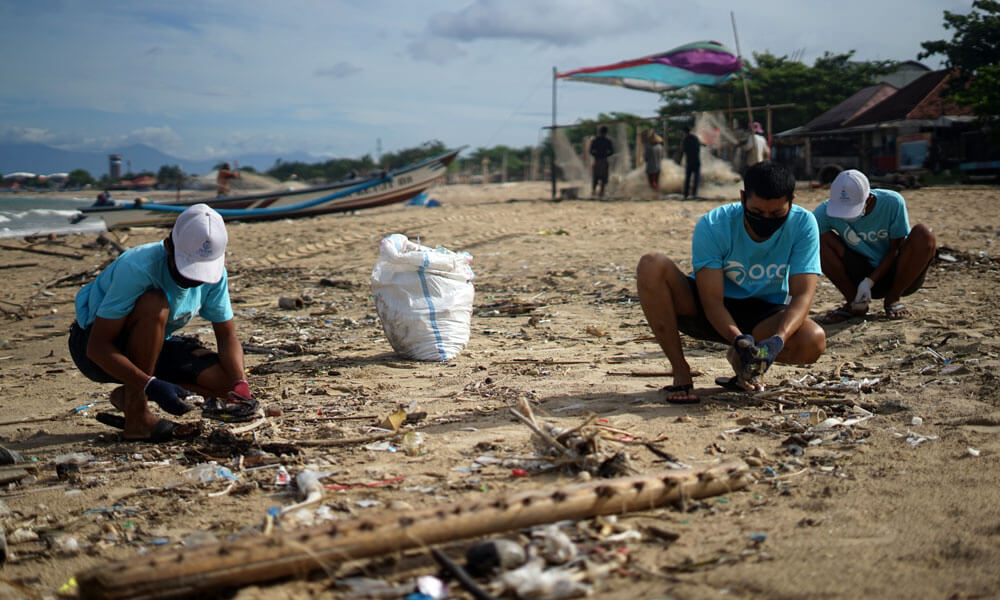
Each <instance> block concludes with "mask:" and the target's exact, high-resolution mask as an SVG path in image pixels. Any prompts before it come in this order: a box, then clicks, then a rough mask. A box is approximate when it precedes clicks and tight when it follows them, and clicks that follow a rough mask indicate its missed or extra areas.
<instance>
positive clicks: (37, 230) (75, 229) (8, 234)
mask: <svg viewBox="0 0 1000 600" xmlns="http://www.w3.org/2000/svg"><path fill="white" fill-rule="evenodd" d="M107 230H108V229H107V227H105V226H104V221H100V220H98V221H93V222H90V223H88V222H87V221H84V222H82V223H79V224H77V225H65V226H56V227H31V228H18V227H14V228H11V227H0V238H17V237H25V236H29V235H46V234H49V233H60V234H62V233H68V234H72V233H83V234H91V233H101V232H102V231H107Z"/></svg>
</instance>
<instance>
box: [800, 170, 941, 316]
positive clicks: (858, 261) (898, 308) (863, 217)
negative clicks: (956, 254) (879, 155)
mask: <svg viewBox="0 0 1000 600" xmlns="http://www.w3.org/2000/svg"><path fill="white" fill-rule="evenodd" d="M813 214H814V215H815V217H816V223H817V225H819V232H820V259H821V260H822V263H823V274H824V275H826V276H827V278H829V279H830V281H831V282H832V283H833V285H835V286H837V289H838V290H840V293H842V294H843V295H844V299H845V300H846V302H845V304H844V305H843V306H842V307H840V308H838V309H836V310H833V311H831V312H830V313H829V314H827V315H826V316H825V317H824V318H823V319H822V321H823V322H824V323H827V324H830V323H840V322H842V321H846V320H848V319H850V318H852V317H858V316H863V315H865V314H867V313H868V303H869V302H870V301H871V300H872V298H883V299H884V301H883V306H884V308H885V315H886V317H888V318H890V319H899V318H902V317H905V316H907V315H909V314H910V312H909V311H908V310H907V309H906V307H905V306H904V305H903V303H902V302H900V298H901V297H903V296H909V295H910V294H912V293H913V292H915V291H917V290H919V289H920V287H921V286H922V285H923V284H924V277H925V276H926V274H927V267H928V266H929V265H930V263H931V260H933V258H934V253H935V250H936V247H937V240H936V239H935V237H934V232H933V231H931V229H930V228H929V227H927V226H925V225H919V224H918V225H914V226H913V227H912V228H910V221H909V217H908V215H907V212H906V202H905V201H904V200H903V197H902V196H901V195H899V194H898V193H897V192H894V191H892V190H882V189H871V186H870V184H869V183H868V178H867V177H865V175H864V173H862V172H861V171H857V170H854V169H850V170H847V171H841V173H840V174H839V175H837V178H836V179H834V180H833V183H832V184H831V185H830V198H829V199H828V200H826V201H824V202H823V203H822V204H820V205H819V206H817V207H816V209H815V210H814V211H813Z"/></svg>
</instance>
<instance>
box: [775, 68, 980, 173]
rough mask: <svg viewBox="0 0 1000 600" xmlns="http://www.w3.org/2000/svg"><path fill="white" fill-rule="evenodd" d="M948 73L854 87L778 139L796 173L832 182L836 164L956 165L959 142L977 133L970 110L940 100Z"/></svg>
mask: <svg viewBox="0 0 1000 600" xmlns="http://www.w3.org/2000/svg"><path fill="white" fill-rule="evenodd" d="M950 77H951V73H950V72H949V71H947V70H940V71H927V72H925V73H924V74H922V75H920V76H919V77H917V78H916V79H914V80H913V81H911V82H910V83H908V84H906V85H905V86H903V87H902V88H900V89H895V87H894V86H892V85H891V84H889V83H886V82H883V83H879V84H877V85H874V86H870V87H867V88H864V89H863V90H859V91H858V92H857V93H855V94H853V95H852V96H851V97H849V98H847V99H846V100H844V101H843V102H841V103H840V104H838V105H837V106H835V107H833V108H831V109H830V110H828V111H827V112H825V113H823V114H822V115H820V116H818V117H816V118H815V119H813V120H812V121H810V122H809V123H807V124H805V125H803V126H802V127H797V128H795V129H792V130H789V131H785V132H782V133H779V134H778V135H777V136H776V138H777V140H779V145H781V146H783V148H781V150H780V155H782V156H783V157H784V158H785V159H786V160H787V159H788V158H789V155H791V158H792V161H791V162H793V163H794V164H796V165H797V166H798V170H799V174H800V175H802V176H805V177H813V176H818V177H819V179H820V182H821V183H826V182H828V181H827V180H832V177H833V176H835V175H836V172H838V171H840V170H841V169H848V168H856V169H860V170H862V171H864V172H866V173H869V174H875V175H879V174H885V173H894V172H898V171H915V170H920V169H925V168H927V169H932V170H934V171H939V170H941V169H943V168H949V167H958V166H959V164H960V162H962V160H963V157H965V156H966V154H967V152H966V151H965V149H964V146H965V144H964V140H965V138H966V137H968V136H969V135H970V134H971V135H975V133H976V131H978V130H979V128H978V126H977V125H976V124H975V117H974V116H973V112H972V109H971V107H968V106H959V105H956V104H953V103H950V102H947V101H946V100H945V99H944V94H945V91H946V89H947V83H948V81H949V79H950Z"/></svg>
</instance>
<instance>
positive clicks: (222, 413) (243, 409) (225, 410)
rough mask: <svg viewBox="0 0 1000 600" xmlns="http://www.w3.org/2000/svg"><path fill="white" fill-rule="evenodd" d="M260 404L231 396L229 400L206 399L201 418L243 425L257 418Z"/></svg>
mask: <svg viewBox="0 0 1000 600" xmlns="http://www.w3.org/2000/svg"><path fill="white" fill-rule="evenodd" d="M259 410H260V403H259V402H257V401H256V400H254V399H253V398H244V397H243V396H237V395H236V394H230V395H229V398H226V399H225V400H220V399H218V398H206V399H205V404H204V406H202V408H201V416H203V417H205V418H206V419H213V420H215V421H222V422H224V423H243V422H245V421H249V420H251V419H253V418H254V417H256V416H257V413H258V411H259Z"/></svg>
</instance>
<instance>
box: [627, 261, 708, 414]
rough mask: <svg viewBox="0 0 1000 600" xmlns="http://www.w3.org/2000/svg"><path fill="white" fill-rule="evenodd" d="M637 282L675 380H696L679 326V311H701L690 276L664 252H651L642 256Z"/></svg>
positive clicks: (681, 382) (682, 396)
mask: <svg viewBox="0 0 1000 600" xmlns="http://www.w3.org/2000/svg"><path fill="white" fill-rule="evenodd" d="M636 283H637V287H638V291H639V303H640V304H641V305H642V312H643V313H644V314H645V315H646V322H647V323H649V326H650V328H651V329H652V330H653V335H654V336H655V337H656V341H657V342H659V344H660V348H662V349H663V353H664V354H666V356H667V360H668V361H670V366H671V369H672V370H673V373H674V383H673V384H674V385H688V384H690V383H692V382H693V380H692V377H691V366H690V365H688V362H687V359H685V358H684V350H683V348H682V347H681V337H680V331H678V329H677V315H693V314H695V312H696V311H697V308H696V306H695V300H694V295H693V294H692V293H691V288H690V286H689V284H688V281H687V276H686V275H684V273H682V272H681V270H680V269H679V268H677V265H676V264H674V262H673V261H672V260H670V259H669V258H667V257H666V256H664V255H663V254H655V253H650V254H646V255H644V256H643V257H642V258H641V259H639V266H638V267H637V269H636ZM695 398H696V396H695V395H694V394H693V393H690V392H686V393H679V394H677V395H676V399H681V400H685V399H692V400H693V399H695Z"/></svg>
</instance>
